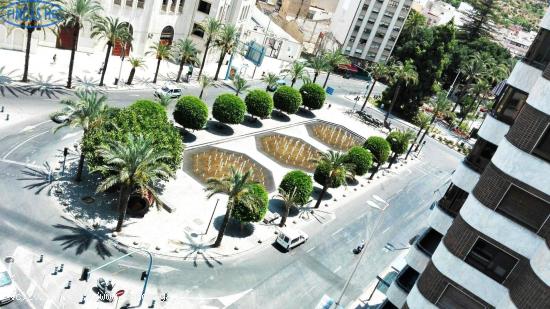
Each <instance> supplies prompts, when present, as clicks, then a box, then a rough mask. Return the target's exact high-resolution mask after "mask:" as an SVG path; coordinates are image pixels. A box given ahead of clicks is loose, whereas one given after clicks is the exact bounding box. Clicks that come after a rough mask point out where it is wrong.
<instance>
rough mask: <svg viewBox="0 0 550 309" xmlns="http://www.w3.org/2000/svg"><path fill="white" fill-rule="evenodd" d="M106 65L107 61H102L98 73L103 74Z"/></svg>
mask: <svg viewBox="0 0 550 309" xmlns="http://www.w3.org/2000/svg"><path fill="white" fill-rule="evenodd" d="M104 65H105V62H102V63H101V66H100V67H99V71H97V74H101V72H103V66H104Z"/></svg>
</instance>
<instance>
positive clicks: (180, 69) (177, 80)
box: [176, 59, 184, 83]
mask: <svg viewBox="0 0 550 309" xmlns="http://www.w3.org/2000/svg"><path fill="white" fill-rule="evenodd" d="M183 65H184V63H183V59H181V61H180V68H179V69H178V77H176V83H179V82H180V77H181V72H183Z"/></svg>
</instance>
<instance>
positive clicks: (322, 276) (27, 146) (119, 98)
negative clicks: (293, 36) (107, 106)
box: [0, 87, 460, 308]
mask: <svg viewBox="0 0 550 309" xmlns="http://www.w3.org/2000/svg"><path fill="white" fill-rule="evenodd" d="M226 91H227V89H225V88H222V87H220V88H213V89H211V90H210V92H209V93H208V97H207V102H209V103H210V104H211V102H210V101H211V100H208V98H209V97H210V96H212V97H215V96H216V95H217V94H218V93H221V92H226ZM337 91H338V90H337ZM189 92H190V93H192V94H195V93H198V90H197V89H190V90H189ZM151 94H152V91H130V92H116V93H115V92H113V93H110V94H109V98H110V103H111V104H112V105H115V106H123V105H127V104H129V103H131V102H132V101H134V100H135V99H136V98H142V97H150V96H151ZM0 99H1V100H2V101H4V98H0ZM330 100H331V102H332V103H333V104H342V105H344V104H345V105H346V106H350V107H351V105H353V102H350V101H348V100H346V99H343V98H338V99H337V97H334V98H330ZM16 101H17V104H20V105H21V106H22V108H23V107H24V108H30V109H35V110H40V112H37V113H36V116H33V117H31V118H29V120H28V121H27V122H24V123H21V124H19V125H17V128H9V129H8V130H2V129H0V132H1V133H2V134H1V135H0V196H1V197H2V198H1V199H0V239H2V241H1V242H0V256H7V255H10V254H11V253H12V252H13V251H14V250H15V248H16V247H17V246H25V247H31V248H33V249H34V250H35V251H36V252H41V253H43V254H45V255H47V256H53V257H55V258H56V259H59V260H60V261H62V260H67V261H68V260H70V261H72V262H78V263H79V264H81V265H88V266H92V267H94V266H97V265H100V264H103V263H105V261H108V260H109V259H112V258H113V257H116V256H120V255H122V253H121V252H120V251H119V250H118V249H117V248H116V247H114V246H113V245H112V243H111V242H110V241H108V240H107V239H105V238H103V237H101V236H97V235H98V234H96V233H92V231H91V230H90V229H88V228H86V227H81V226H78V225H76V224H75V223H74V222H72V221H70V220H67V219H65V218H64V217H63V213H62V211H61V209H59V208H57V207H56V206H54V205H53V203H52V200H51V198H50V197H49V196H48V189H49V188H50V187H49V185H48V183H47V179H46V178H45V177H47V176H45V175H40V174H38V175H32V176H31V177H29V175H28V172H29V168H34V167H35V166H40V165H41V164H42V162H44V161H51V160H54V159H55V158H56V157H55V154H56V153H60V146H59V145H61V144H63V143H66V141H67V140H70V139H75V138H77V135H76V134H77V133H75V132H72V131H65V132H63V133H62V134H51V129H52V128H53V127H54V124H53V123H51V122H47V115H48V113H50V112H51V111H54V110H56V109H57V108H58V106H59V105H57V104H55V102H52V101H47V100H43V99H42V98H40V97H36V96H35V97H25V98H20V99H18V100H16ZM11 104H14V103H13V102H11ZM423 152H424V153H430V159H429V160H427V159H423V160H422V161H421V162H419V163H417V164H416V165H412V166H411V167H410V168H408V169H407V170H406V171H404V172H403V173H402V174H401V176H399V177H396V178H394V180H392V181H387V182H384V183H381V184H378V185H372V186H371V187H367V188H365V189H362V188H361V190H363V191H364V192H363V193H362V194H361V195H360V196H359V197H358V198H355V199H354V200H352V201H349V202H348V203H347V204H346V205H345V206H344V207H340V208H338V209H337V210H336V212H335V219H334V220H332V221H330V222H327V223H325V224H311V225H309V226H308V227H307V228H306V229H305V231H306V232H307V233H308V234H309V235H312V237H311V239H310V241H308V242H307V243H306V244H305V245H303V246H301V247H299V248H298V249H296V250H294V251H293V252H291V253H282V252H280V251H279V250H277V249H275V248H274V247H273V246H271V245H270V244H267V245H266V246H265V247H264V248H262V249H261V250H259V251H257V252H255V253H254V254H252V255H247V256H243V257H238V258H230V259H225V260H222V261H214V260H212V259H210V260H209V262H205V261H199V262H198V263H197V264H196V265H195V264H194V263H192V262H186V261H177V260H173V259H166V258H163V257H155V265H157V266H165V267H169V268H171V269H172V271H169V272H166V273H154V274H153V275H152V276H151V280H150V282H151V284H152V285H154V286H161V287H164V288H166V289H167V290H170V291H174V293H176V294H178V295H180V296H184V297H189V298H190V299H191V298H193V299H207V298H219V297H222V296H225V295H232V294H237V293H242V292H243V291H248V292H247V293H245V294H244V295H242V296H241V297H240V298H239V299H238V300H237V301H236V302H235V303H233V304H232V305H231V307H233V308H253V307H258V306H262V308H264V307H265V308H281V307H285V308H312V307H313V306H314V305H315V304H316V303H317V302H318V301H319V299H320V298H321V297H322V296H323V295H324V294H326V295H329V296H331V297H334V298H336V297H338V295H339V292H340V290H341V289H342V287H343V285H344V283H345V281H346V279H347V277H348V276H349V274H350V272H351V271H352V269H353V266H354V263H355V261H356V259H357V256H355V255H354V254H352V253H351V249H352V248H353V247H354V246H355V245H356V244H357V243H359V242H360V241H361V240H362V239H367V238H368V237H370V236H372V243H371V246H370V247H369V248H368V252H367V253H366V256H365V258H364V259H363V261H362V264H361V266H360V267H359V270H358V273H357V275H356V276H355V280H353V281H352V283H351V286H350V288H349V289H348V292H347V294H346V295H345V297H344V299H343V303H344V304H345V303H348V302H350V301H351V300H353V299H354V298H355V297H357V296H358V295H359V294H360V292H361V290H362V289H363V288H364V287H365V286H366V284H368V283H369V282H370V281H371V280H373V279H374V278H375V277H376V275H377V274H378V273H379V272H380V271H381V270H382V269H384V268H385V267H386V266H388V264H389V263H390V262H391V261H392V260H393V259H394V258H395V257H396V256H397V254H399V252H397V251H393V252H392V251H390V252H387V251H386V250H384V249H383V248H384V247H385V245H386V244H387V243H392V244H395V246H396V247H399V246H402V245H404V244H407V243H408V240H409V239H410V238H412V237H413V236H414V235H416V234H417V233H418V232H419V230H420V229H421V228H422V226H423V225H425V219H426V218H427V216H428V214H429V205H430V203H431V201H432V200H433V197H434V191H435V190H437V189H439V188H440V187H441V186H442V185H443V184H444V183H445V182H446V181H447V179H448V178H449V177H450V173H451V172H452V170H453V169H454V166H456V164H457V163H458V161H459V160H460V157H459V155H458V154H457V153H455V152H453V151H452V150H449V149H448V148H447V147H445V146H442V145H440V144H438V143H435V142H433V141H429V142H428V143H427V145H426V146H425V149H424V150H423ZM29 178H31V179H29ZM41 188H42V190H40V189H41ZM373 194H376V195H378V196H380V197H382V198H383V199H385V200H387V201H388V202H389V203H390V206H389V207H388V208H387V209H386V211H385V212H384V215H383V218H382V225H381V227H380V228H379V229H378V230H377V231H367V229H368V228H371V229H372V227H373V225H374V222H375V220H376V217H377V216H379V215H380V213H381V212H380V210H378V209H375V208H372V207H369V206H368V205H367V204H366V202H367V201H368V200H372V199H373V197H372V195H373ZM417 219H418V220H417ZM367 232H368V234H367ZM145 264H146V260H145V257H143V256H141V255H135V256H133V257H131V258H129V259H127V260H125V265H127V266H131V267H130V268H128V269H127V270H124V271H121V270H120V268H119V267H118V266H117V265H116V264H113V265H111V266H109V267H108V268H106V270H107V271H111V272H112V273H115V272H116V273H117V275H116V276H120V277H123V278H132V279H135V280H136V281H137V280H139V274H140V273H141V270H142V267H143V265H145ZM134 268H135V269H134ZM116 276H115V279H114V280H115V281H116ZM275 295H276V296H275ZM10 306H11V305H10ZM13 306H14V307H15V306H21V308H25V305H24V304H23V303H18V304H15V305H13Z"/></svg>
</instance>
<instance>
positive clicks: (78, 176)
mask: <svg viewBox="0 0 550 309" xmlns="http://www.w3.org/2000/svg"><path fill="white" fill-rule="evenodd" d="M83 169H84V151H82V149H81V150H80V158H79V159H78V168H77V170H76V177H75V179H74V180H75V181H81V180H82V170H83Z"/></svg>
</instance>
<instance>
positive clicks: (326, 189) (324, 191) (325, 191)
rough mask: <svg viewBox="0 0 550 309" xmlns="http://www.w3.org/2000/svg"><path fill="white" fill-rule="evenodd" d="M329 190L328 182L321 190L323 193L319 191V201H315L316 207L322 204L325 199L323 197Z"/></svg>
mask: <svg viewBox="0 0 550 309" xmlns="http://www.w3.org/2000/svg"><path fill="white" fill-rule="evenodd" d="M327 191H328V184H326V185H324V186H323V190H321V193H319V198H318V199H317V203H315V208H319V206H321V201H322V200H323V197H324V196H325V193H327Z"/></svg>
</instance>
